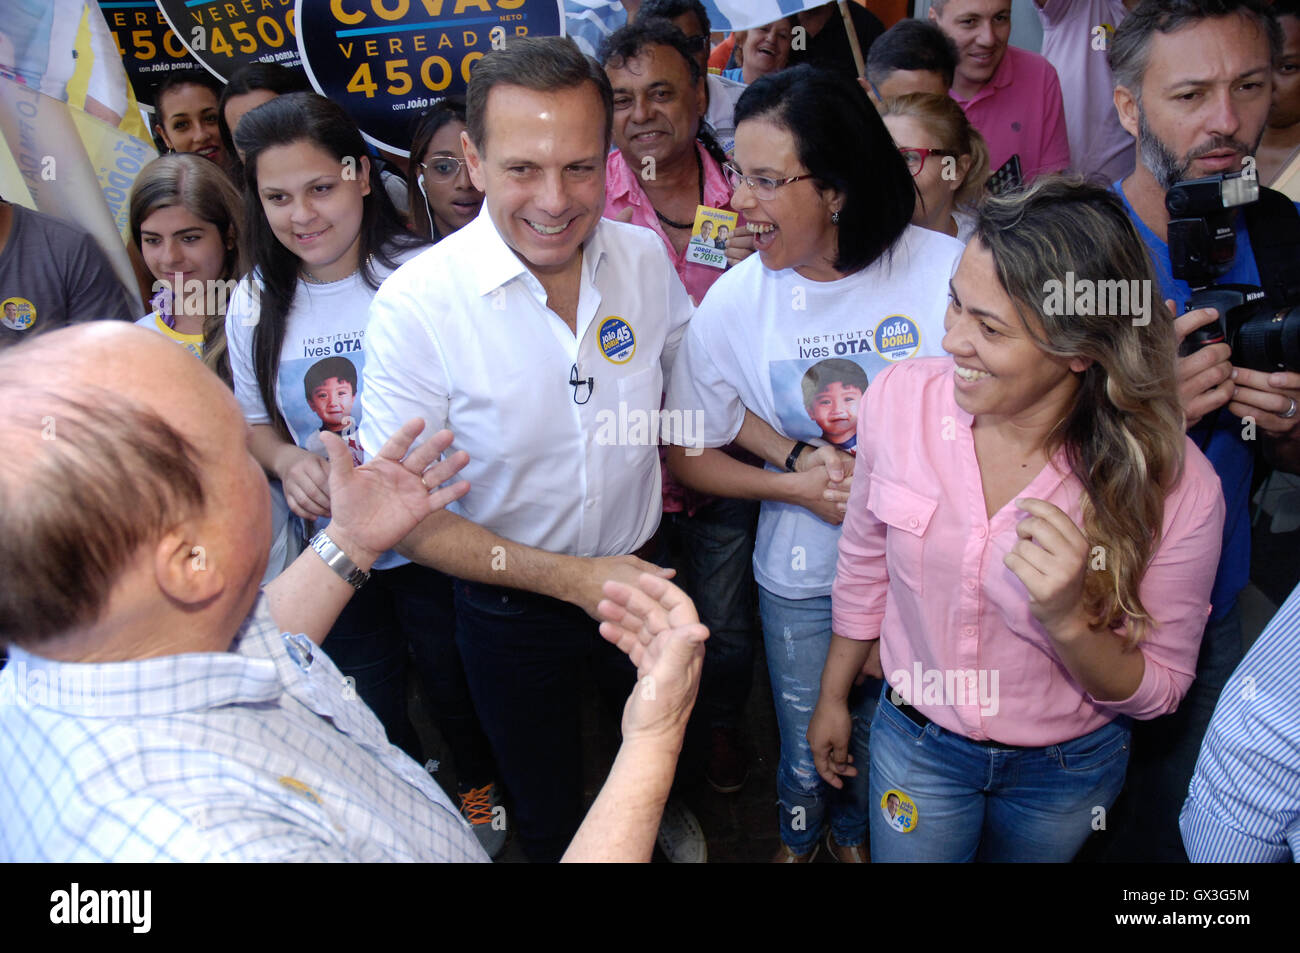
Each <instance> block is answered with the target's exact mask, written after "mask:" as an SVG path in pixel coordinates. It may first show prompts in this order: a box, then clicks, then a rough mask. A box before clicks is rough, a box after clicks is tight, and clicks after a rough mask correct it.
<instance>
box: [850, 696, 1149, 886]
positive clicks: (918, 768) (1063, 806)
mask: <svg viewBox="0 0 1300 953" xmlns="http://www.w3.org/2000/svg"><path fill="white" fill-rule="evenodd" d="M1129 737H1130V729H1129V723H1128V719H1127V718H1123V717H1121V718H1117V719H1116V720H1115V721H1112V722H1111V723H1110V724H1108V725H1104V726H1103V727H1101V728H1098V729H1097V730H1096V731H1093V732H1090V733H1088V734H1086V735H1083V736H1082V737H1080V738H1075V739H1073V740H1072V741H1066V742H1062V743H1061V744H1056V745H1048V746H1046V747H1042V748H1011V747H1001V746H997V747H987V746H985V745H981V744H979V743H978V742H975V741H971V740H969V739H967V738H964V737H963V736H961V735H958V734H954V733H953V732H951V731H948V730H946V729H944V728H940V727H939V726H938V725H936V724H934V723H933V722H931V723H930V724H928V725H926V726H925V727H921V726H920V725H918V724H916V722H914V721H913V720H912V719H911V718H909V717H908V716H907V715H905V714H903V712H901V711H900V710H899V709H898V708H896V707H895V706H894V704H893V703H892V702H890V701H889V699H888V698H887V697H885V696H884V695H883V694H882V696H881V700H880V704H879V705H878V706H877V708H876V717H875V720H874V721H873V722H872V725H871V804H872V809H871V811H870V815H871V858H872V860H874V861H877V862H884V863H889V862H899V861H907V862H913V861H921V862H936V861H938V862H961V863H965V862H969V861H972V860H981V861H993V862H998V861H1001V862H1006V861H1040V862H1043V861H1045V862H1057V863H1065V862H1068V861H1070V860H1071V859H1073V857H1074V855H1075V854H1076V853H1078V851H1079V848H1080V847H1081V846H1082V845H1083V842H1084V841H1085V840H1087V839H1088V835H1089V834H1091V833H1092V830H1093V825H1094V824H1095V823H1097V822H1098V818H1102V819H1104V817H1105V812H1106V811H1108V810H1110V806H1111V804H1112V803H1113V802H1114V800H1115V798H1116V796H1117V795H1118V794H1119V789H1120V787H1121V786H1122V785H1123V784H1124V769H1125V767H1126V765H1127V764H1128V755H1129ZM890 791H898V792H901V793H902V794H903V795H904V796H906V797H907V798H910V799H911V801H912V803H913V804H914V805H915V806H916V812H915V823H914V826H913V827H912V829H911V830H908V831H900V830H898V829H896V828H895V827H894V826H893V825H892V824H890V822H889V818H888V816H887V815H886V813H885V811H884V810H883V809H882V808H881V803H882V801H883V800H884V799H885V796H886V794H887V793H888V792H890ZM1098 808H1100V811H1099V810H1098Z"/></svg>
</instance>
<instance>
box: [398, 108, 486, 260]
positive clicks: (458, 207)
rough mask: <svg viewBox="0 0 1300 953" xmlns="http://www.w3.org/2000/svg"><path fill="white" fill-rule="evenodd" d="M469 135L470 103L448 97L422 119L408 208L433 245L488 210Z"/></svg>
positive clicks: (418, 123) (409, 173) (416, 138)
mask: <svg viewBox="0 0 1300 953" xmlns="http://www.w3.org/2000/svg"><path fill="white" fill-rule="evenodd" d="M464 131H465V101H464V100H463V99H460V98H457V97H448V98H446V99H439V100H437V101H436V102H435V103H434V104H433V105H432V106H430V107H429V108H428V109H426V110H425V111H424V112H423V113H422V114H421V115H420V118H419V119H418V120H416V123H415V128H414V130H413V132H412V135H411V161H410V164H409V165H408V166H407V169H406V194H407V208H408V209H409V210H410V217H411V227H412V228H414V229H415V231H416V233H417V234H419V235H423V236H424V237H425V238H428V239H430V240H431V241H435V242H438V241H442V239H444V238H446V237H447V236H448V235H450V234H451V233H452V232H454V231H457V230H458V229H460V228H462V227H463V226H465V225H468V224H469V223H470V222H471V221H473V220H474V218H475V217H476V216H477V215H478V213H479V210H480V209H482V208H483V193H482V192H480V191H479V190H478V189H477V188H476V187H475V185H474V183H473V182H471V181H470V179H469V168H468V167H467V166H466V165H465V149H464V147H463V146H462V145H461V144H460V134H461V133H462V132H464Z"/></svg>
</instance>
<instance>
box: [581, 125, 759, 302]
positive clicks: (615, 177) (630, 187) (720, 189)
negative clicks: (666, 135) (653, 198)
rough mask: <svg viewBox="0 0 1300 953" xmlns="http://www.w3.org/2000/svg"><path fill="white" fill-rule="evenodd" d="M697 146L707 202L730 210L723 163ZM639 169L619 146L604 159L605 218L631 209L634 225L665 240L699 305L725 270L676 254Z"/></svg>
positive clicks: (739, 222)
mask: <svg viewBox="0 0 1300 953" xmlns="http://www.w3.org/2000/svg"><path fill="white" fill-rule="evenodd" d="M695 148H696V149H698V150H699V154H700V160H701V161H702V162H703V163H704V204H705V205H708V206H710V207H711V208H727V209H729V208H730V207H731V186H729V185H727V179H726V177H725V176H724V175H723V174H722V166H720V165H718V163H717V161H716V160H715V159H714V158H713V157H712V156H711V155H709V154H708V152H706V151H705V149H704V147H703V146H702V145H700V144H699V143H698V142H697V143H696V144H695ZM639 172H640V169H633V168H632V167H631V166H629V165H628V164H627V162H626V161H625V160H624V159H623V154H622V153H621V152H620V151H619V150H618V149H615V150H614V151H613V152H611V153H610V154H609V156H608V158H607V159H606V160H605V217H606V218H618V215H619V213H620V212H622V211H624V210H625V209H629V208H630V209H631V210H632V224H633V225H644V226H645V227H646V228H649V229H653V230H654V231H655V232H656V233H657V234H658V235H659V237H660V238H662V239H663V242H664V247H666V248H667V249H668V255H669V257H671V258H672V260H673V267H674V268H676V269H677V277H679V278H681V279H682V284H684V285H685V286H686V293H687V294H688V295H690V296H691V300H692V301H694V302H695V303H696V304H699V303H700V302H701V301H703V300H704V293H705V292H706V291H708V290H709V289H710V288H712V287H713V283H714V282H715V281H717V280H718V279H719V278H721V277H722V274H723V270H722V269H721V268H711V267H710V266H708V265H701V264H697V263H696V262H692V261H687V260H686V253H685V251H683V252H682V254H680V255H679V254H678V253H677V250H676V249H675V248H673V243H672V241H671V240H669V238H668V233H667V232H665V231H664V229H663V226H662V225H661V224H660V223H659V216H658V215H656V214H655V208H654V206H653V205H652V204H651V203H650V196H648V195H646V194H645V189H644V188H642V187H641V180H640V178H639V177H638V174H639ZM736 224H737V225H743V224H744V219H743V218H742V219H741V220H740V221H738V222H737V223H736Z"/></svg>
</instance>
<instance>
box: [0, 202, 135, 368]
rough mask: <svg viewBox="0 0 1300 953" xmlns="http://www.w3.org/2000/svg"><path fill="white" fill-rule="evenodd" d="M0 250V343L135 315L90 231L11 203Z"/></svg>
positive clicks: (13, 342) (2, 345)
mask: <svg viewBox="0 0 1300 953" xmlns="http://www.w3.org/2000/svg"><path fill="white" fill-rule="evenodd" d="M10 208H11V209H12V210H13V227H12V228H11V229H10V231H9V240H8V241H7V242H6V243H5V246H4V248H3V249H0V348H2V347H8V346H9V345H12V344H17V343H18V342H20V341H23V340H26V339H27V338H29V337H32V336H33V335H35V334H39V333H41V332H43V331H49V330H51V329H53V328H61V327H63V326H64V325H66V324H75V323H78V322H81V321H93V320H97V319H100V318H118V319H121V320H126V321H133V320H135V317H136V315H134V314H133V311H134V309H133V308H132V307H131V304H130V302H129V301H128V300H127V296H126V289H125V288H123V287H122V283H121V282H120V281H118V280H117V275H116V274H115V273H114V272H113V267H112V266H111V265H110V264H109V262H108V258H107V256H105V254H104V253H103V252H102V251H101V250H100V248H99V246H98V245H96V244H95V240H94V239H93V238H91V237H90V234H89V233H88V232H85V231H82V230H81V229H80V228H77V227H76V226H74V225H69V224H67V223H66V222H61V221H59V220H58V219H57V218H53V217H52V216H49V215H44V214H42V213H40V212H33V211H31V210H30V209H26V208H23V207H22V206H20V205H11V206H10Z"/></svg>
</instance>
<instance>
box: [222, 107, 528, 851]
mask: <svg viewBox="0 0 1300 953" xmlns="http://www.w3.org/2000/svg"><path fill="white" fill-rule="evenodd" d="M235 144H236V146H237V147H238V148H239V150H240V152H241V153H242V154H243V156H244V175H245V182H244V186H245V213H246V219H247V225H246V232H247V241H248V258H249V260H250V262H251V264H252V268H253V271H252V274H251V275H249V276H248V277H247V278H246V279H245V280H244V282H242V283H241V285H240V287H239V289H238V290H237V291H236V293H235V298H234V300H233V301H232V302H231V305H230V307H229V309H228V311H227V319H226V320H227V324H226V329H227V336H228V338H229V342H230V357H231V368H232V370H233V372H234V380H235V395H236V397H238V398H239V401H240V403H241V404H242V405H243V407H244V413H245V416H246V418H247V419H248V422H249V423H250V424H251V425H252V436H251V437H250V442H249V446H250V449H251V451H252V453H253V456H254V457H255V458H256V459H257V460H258V461H259V462H260V463H261V464H262V466H263V467H264V468H265V469H266V470H267V472H268V473H269V474H271V475H273V476H275V477H277V478H278V479H279V480H280V481H281V482H282V483H283V484H284V490H285V497H286V499H287V500H288V502H289V506H290V508H291V509H292V510H293V512H294V514H295V515H297V516H298V517H300V518H301V519H303V520H307V521H311V522H313V523H314V524H315V526H316V527H317V529H319V530H320V532H318V533H317V534H316V538H315V539H314V540H313V543H312V545H313V548H317V550H318V551H319V552H321V553H322V555H323V556H324V555H326V554H327V553H328V552H329V548H328V547H329V545H330V543H329V541H328V538H327V537H328V522H327V521H328V519H329V516H330V498H329V465H328V462H327V460H326V456H325V454H324V447H323V441H322V440H321V438H320V436H319V433H320V432H321V431H324V430H330V431H333V432H334V433H336V434H337V435H338V436H339V437H340V438H342V439H343V440H344V442H345V443H346V445H347V446H348V448H349V449H350V450H351V452H352V454H353V459H354V461H355V462H356V463H361V462H362V461H363V460H364V451H363V450H362V447H361V445H360V442H359V438H358V428H359V426H360V414H361V400H360V395H359V394H358V387H359V385H360V383H361V380H362V371H363V369H364V367H365V330H366V324H367V322H368V319H369V308H370V302H371V300H372V299H373V298H374V295H375V292H376V291H377V290H378V288H379V284H380V282H381V281H383V279H384V278H385V277H386V276H387V275H389V274H390V273H391V272H392V271H393V270H395V269H396V268H397V267H398V266H399V265H400V264H401V263H402V262H404V261H407V260H409V259H410V258H412V257H413V256H414V255H416V254H417V253H418V252H419V251H420V250H421V249H422V248H424V247H425V242H424V241H423V240H422V239H420V238H419V237H418V236H415V235H412V234H411V233H410V232H409V231H408V230H407V229H406V227H405V225H404V224H403V222H402V220H401V218H400V216H399V215H398V214H397V211H396V210H395V209H394V208H393V205H392V202H391V201H390V200H389V198H388V195H387V193H386V192H385V191H384V189H383V187H382V186H381V185H380V184H379V181H378V176H377V174H376V171H375V169H374V166H373V164H372V163H371V162H370V160H369V158H367V155H366V151H367V150H366V147H365V142H364V140H363V139H362V136H361V133H360V130H358V129H357V126H356V124H355V123H354V122H353V121H352V120H351V119H350V118H349V117H348V115H347V114H346V113H345V112H344V111H343V109H342V108H341V107H340V106H339V105H337V104H336V103H334V102H332V101H330V100H328V99H326V98H324V97H322V96H317V95H316V94H314V93H292V94H289V95H286V96H279V97H277V98H275V99H272V100H270V101H269V102H267V103H265V104H263V105H261V106H258V107H257V108H255V109H253V110H251V111H250V112H248V113H247V114H246V115H245V116H244V117H243V118H242V120H241V121H240V123H239V126H238V128H237V129H236V130H235ZM451 600H452V595H451V580H450V579H449V578H448V577H446V576H443V575H441V574H440V573H436V572H434V571H433V570H430V569H427V568H425V567H423V566H417V565H415V564H413V563H410V562H408V561H407V560H406V559H404V558H403V557H401V556H399V555H398V554H397V553H395V552H389V553H386V554H384V555H383V556H381V557H380V558H379V559H378V560H377V561H376V562H375V564H374V569H373V570H372V571H371V576H370V580H369V582H367V583H366V584H365V585H364V587H363V588H361V590H360V591H359V592H358V593H357V595H356V596H354V597H353V599H352V601H351V602H350V603H349V604H348V606H347V607H346V608H345V609H344V610H343V612H342V614H341V615H340V616H339V619H338V621H337V622H336V623H335V625H334V628H333V629H331V630H330V634H329V636H328V637H327V638H326V640H325V642H324V645H323V648H324V649H325V651H326V652H328V653H329V656H330V658H332V659H333V660H334V661H335V663H336V664H337V665H338V667H339V669H340V670H341V671H342V672H343V674H344V676H346V677H347V678H348V679H349V684H348V685H347V686H346V687H345V688H344V697H345V699H346V698H347V697H348V695H349V694H351V695H352V697H356V696H359V697H360V698H361V700H362V701H364V702H365V703H366V704H367V705H369V706H370V708H371V709H372V710H373V711H374V712H375V714H376V715H377V716H378V717H379V720H380V721H381V722H382V723H383V725H384V728H385V729H386V730H387V732H388V736H389V739H390V740H391V741H392V742H393V743H394V744H396V745H398V746H399V747H402V748H404V749H405V750H406V751H407V752H409V753H411V754H412V755H414V756H416V757H419V754H420V748H419V739H418V738H417V737H416V735H415V731H414V729H413V727H412V725H411V723H410V721H409V719H408V718H407V714H406V672H407V646H408V645H411V646H413V647H414V649H415V657H416V661H417V665H418V667H419V669H420V671H421V674H422V675H425V676H426V678H425V681H426V687H427V688H428V689H429V692H430V694H431V695H432V696H433V698H434V702H435V705H436V706H437V707H440V708H444V705H442V704H439V703H440V702H444V701H445V699H446V698H447V697H448V695H449V690H448V689H446V688H445V686H444V683H445V682H446V681H447V679H449V678H454V674H455V672H459V671H460V661H459V657H458V656H454V655H452V657H451V658H450V659H449V653H454V651H455V650H454V645H455V643H454V636H453V625H454V623H453V621H452V620H453V615H452V602H451ZM453 666H454V671H450V670H451V669H453ZM463 682H464V676H463V674H462V675H461V676H460V687H461V689H462V691H461V695H462V697H463V698H464V700H465V703H464V704H465V705H467V704H468V691H467V690H465V689H464V685H463ZM451 694H454V693H451ZM452 707H453V708H454V710H446V709H445V708H444V710H443V711H441V712H439V714H440V715H441V716H442V717H441V724H442V728H443V734H444V736H445V737H446V738H447V740H448V743H449V745H451V747H452V748H453V752H454V754H455V756H456V762H457V770H458V773H459V777H460V781H461V786H462V796H461V801H462V810H463V811H464V812H465V814H466V816H467V817H468V818H469V819H470V821H471V823H473V824H474V827H475V831H476V832H477V833H478V835H479V838H480V840H481V841H483V842H484V845H485V848H486V849H487V850H488V852H489V853H492V852H493V850H494V849H495V850H499V849H500V847H501V846H503V845H504V840H505V831H504V830H503V829H501V825H500V824H495V825H494V824H493V823H492V822H493V821H494V820H496V818H495V817H494V814H493V808H494V806H495V805H494V798H495V788H494V785H493V783H492V780H491V779H492V776H493V769H492V768H491V767H490V762H489V761H487V757H488V756H487V755H485V752H487V751H488V747H487V742H486V740H485V739H483V738H482V733H481V731H480V730H479V729H478V723H477V719H476V718H475V717H474V715H473V708H472V705H471V706H469V707H468V711H466V710H465V708H464V705H460V706H459V707H457V706H452ZM467 785H468V786H467Z"/></svg>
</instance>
